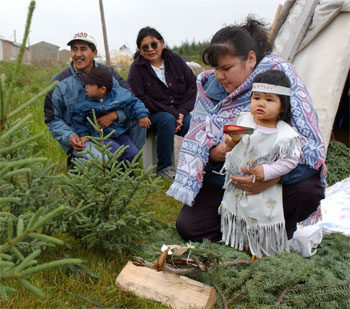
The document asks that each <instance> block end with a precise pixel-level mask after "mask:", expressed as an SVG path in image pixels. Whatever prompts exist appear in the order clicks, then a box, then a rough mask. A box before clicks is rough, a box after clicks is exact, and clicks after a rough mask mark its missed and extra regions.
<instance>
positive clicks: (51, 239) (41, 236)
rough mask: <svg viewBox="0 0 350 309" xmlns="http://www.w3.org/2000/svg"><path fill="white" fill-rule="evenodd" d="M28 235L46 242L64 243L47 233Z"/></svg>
mask: <svg viewBox="0 0 350 309" xmlns="http://www.w3.org/2000/svg"><path fill="white" fill-rule="evenodd" d="M28 236H29V237H30V238H33V239H38V240H41V241H44V242H48V243H52V244H54V245H64V241H63V240H61V239H58V238H55V237H51V236H48V235H45V234H39V233H29V234H28Z"/></svg>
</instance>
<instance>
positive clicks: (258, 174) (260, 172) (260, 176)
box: [250, 165, 265, 180]
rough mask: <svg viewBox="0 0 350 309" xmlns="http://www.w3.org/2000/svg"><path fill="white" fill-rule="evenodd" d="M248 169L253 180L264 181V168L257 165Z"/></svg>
mask: <svg viewBox="0 0 350 309" xmlns="http://www.w3.org/2000/svg"><path fill="white" fill-rule="evenodd" d="M250 169H251V171H252V172H253V173H254V174H255V179H257V180H264V177H265V176H264V168H263V167H262V165H257V166H255V167H251V168H250Z"/></svg>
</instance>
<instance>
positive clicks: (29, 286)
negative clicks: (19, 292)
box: [18, 279, 45, 298]
mask: <svg viewBox="0 0 350 309" xmlns="http://www.w3.org/2000/svg"><path fill="white" fill-rule="evenodd" d="M18 281H19V283H20V284H22V286H23V287H25V288H26V289H27V290H28V291H29V292H32V293H34V294H35V295H37V296H39V297H41V298H44V297H45V295H44V293H43V292H41V291H40V290H39V289H38V288H37V287H35V286H34V285H32V284H31V283H30V282H29V281H28V280H25V279H19V280H18Z"/></svg>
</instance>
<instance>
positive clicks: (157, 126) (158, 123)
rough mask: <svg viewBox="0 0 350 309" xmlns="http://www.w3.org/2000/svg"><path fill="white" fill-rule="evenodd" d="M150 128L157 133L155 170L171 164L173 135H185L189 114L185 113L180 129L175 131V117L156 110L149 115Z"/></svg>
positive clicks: (188, 123)
mask: <svg viewBox="0 0 350 309" xmlns="http://www.w3.org/2000/svg"><path fill="white" fill-rule="evenodd" d="M149 118H150V120H151V123H152V125H151V127H150V130H152V131H155V132H156V135H157V157H158V163H157V171H160V170H162V169H163V168H166V167H168V166H170V165H171V164H172V154H173V151H174V135H175V134H176V135H180V136H185V134H186V133H187V131H188V128H189V127H190V121H191V118H192V116H191V114H187V115H186V116H185V118H184V120H183V125H182V128H181V130H180V131H178V132H176V133H175V128H176V119H175V117H174V116H173V115H172V114H170V113H167V112H158V113H154V114H151V115H150V117H149Z"/></svg>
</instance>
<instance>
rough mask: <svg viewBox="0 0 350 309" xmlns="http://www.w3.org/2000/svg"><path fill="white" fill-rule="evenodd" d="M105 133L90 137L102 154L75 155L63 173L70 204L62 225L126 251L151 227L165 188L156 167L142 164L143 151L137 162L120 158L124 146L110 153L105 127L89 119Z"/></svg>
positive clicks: (89, 242) (95, 243)
mask: <svg viewBox="0 0 350 309" xmlns="http://www.w3.org/2000/svg"><path fill="white" fill-rule="evenodd" d="M89 121H90V123H91V124H92V125H93V126H94V128H95V130H97V131H98V132H99V133H100V137H90V139H91V140H92V142H93V143H94V144H95V146H96V148H97V149H98V150H99V151H100V153H101V156H102V157H101V158H98V157H96V156H94V155H93V154H92V153H91V152H90V151H88V152H89V153H90V155H91V156H92V159H90V160H80V161H79V160H76V161H74V164H75V167H74V169H73V170H71V171H70V172H69V173H68V175H61V178H62V181H63V191H64V192H65V194H66V200H67V201H68V203H69V205H70V207H71V208H70V210H69V211H68V212H67V213H65V215H64V216H65V218H64V221H63V222H62V224H61V226H62V227H63V228H64V230H67V231H68V232H69V233H71V234H72V235H74V236H75V237H79V238H80V239H81V240H82V241H83V242H84V243H85V245H86V246H87V247H88V248H94V249H102V250H107V251H112V252H115V253H118V254H121V253H122V252H123V251H124V250H131V251H133V249H135V248H137V246H138V243H139V240H140V239H141V238H143V237H146V235H147V234H148V233H149V232H150V231H151V230H152V226H153V225H152V224H151V217H152V214H153V212H152V211H151V208H150V206H151V205H152V194H153V193H154V192H156V191H158V190H160V188H161V187H160V186H159V182H160V178H154V174H152V169H153V167H152V166H151V167H149V168H148V169H147V170H143V169H142V168H140V164H139V162H138V158H139V155H140V154H139V155H138V156H136V157H135V159H134V160H133V161H132V162H125V161H122V160H120V156H121V155H122V153H123V152H124V150H125V147H124V146H122V147H120V148H119V149H118V150H117V151H116V152H115V153H111V151H110V150H109V148H108V145H105V144H104V141H105V140H106V139H107V138H108V137H109V136H110V135H111V134H113V132H111V133H110V134H109V135H107V136H105V137H104V136H103V130H100V129H99V127H98V126H97V122H96V117H95V114H94V122H92V121H91V120H90V119H89Z"/></svg>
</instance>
